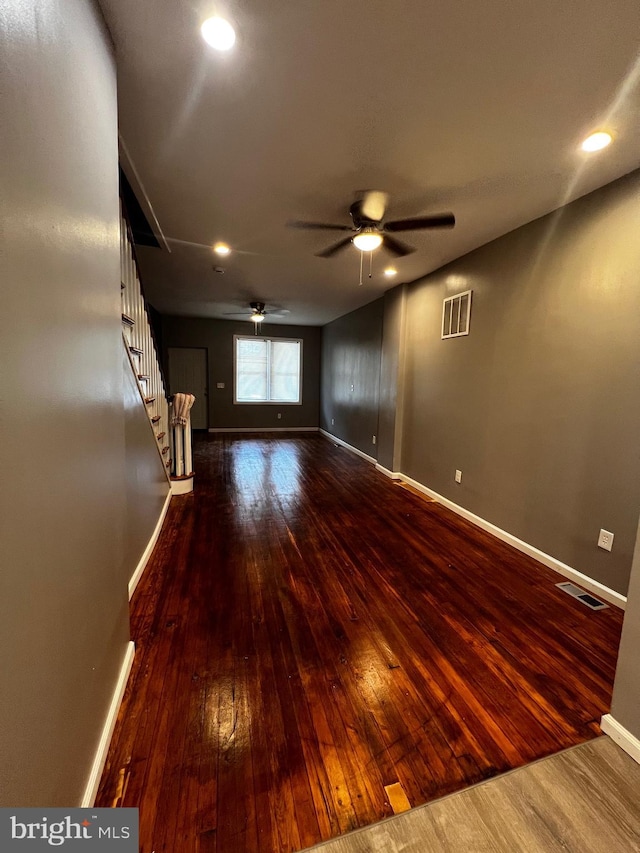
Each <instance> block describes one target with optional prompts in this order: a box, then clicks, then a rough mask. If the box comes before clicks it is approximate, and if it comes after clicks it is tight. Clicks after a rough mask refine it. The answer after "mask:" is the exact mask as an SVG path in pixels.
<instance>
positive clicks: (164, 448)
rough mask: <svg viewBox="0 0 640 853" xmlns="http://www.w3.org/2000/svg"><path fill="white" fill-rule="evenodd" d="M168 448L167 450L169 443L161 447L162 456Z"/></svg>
mask: <svg viewBox="0 0 640 853" xmlns="http://www.w3.org/2000/svg"><path fill="white" fill-rule="evenodd" d="M168 450H169V445H168V444H167V445H166V447H163V448H162V455H163V456H164V454H165V453H166V452H167V451H168Z"/></svg>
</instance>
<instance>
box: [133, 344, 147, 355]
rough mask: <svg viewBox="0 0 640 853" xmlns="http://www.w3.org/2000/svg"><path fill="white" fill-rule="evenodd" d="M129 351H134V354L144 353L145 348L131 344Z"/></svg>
mask: <svg viewBox="0 0 640 853" xmlns="http://www.w3.org/2000/svg"><path fill="white" fill-rule="evenodd" d="M129 352H131V353H133V355H142V353H143V352H144V350H141V349H140V347H134V346H133V345H131V346H129Z"/></svg>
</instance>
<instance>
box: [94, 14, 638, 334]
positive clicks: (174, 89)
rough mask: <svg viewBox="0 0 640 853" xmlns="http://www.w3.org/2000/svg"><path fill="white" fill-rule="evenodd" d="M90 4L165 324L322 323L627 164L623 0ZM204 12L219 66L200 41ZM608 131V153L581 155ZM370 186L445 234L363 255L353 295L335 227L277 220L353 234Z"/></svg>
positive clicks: (629, 23) (142, 255)
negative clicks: (106, 38)
mask: <svg viewBox="0 0 640 853" xmlns="http://www.w3.org/2000/svg"><path fill="white" fill-rule="evenodd" d="M100 2H101V5H102V7H103V10H104V13H105V17H106V19H107V23H108V26H109V28H110V30H111V33H112V36H113V39H114V42H115V45H116V55H117V64H118V85H119V110H120V134H121V139H122V143H123V154H124V155H126V156H125V159H124V167H125V171H126V172H127V174H128V176H129V178H130V179H131V180H132V183H134V182H135V185H136V189H137V194H138V197H139V199H140V201H141V203H142V204H143V207H146V208H147V212H148V214H149V215H151V213H150V211H149V207H150V208H151V209H152V213H153V215H154V216H155V217H156V220H157V226H158V233H159V235H160V236H161V237H162V236H164V238H165V239H166V245H167V246H168V248H170V250H171V251H170V252H169V251H166V250H165V249H154V248H148V247H141V248H140V249H139V259H140V264H141V269H142V277H143V282H144V285H145V290H146V292H147V295H148V298H149V300H150V301H151V303H152V304H153V305H154V306H155V307H156V308H157V309H158V310H159V311H161V312H162V313H165V314H181V315H186V316H201V317H225V316H227V314H228V312H234V311H240V310H243V309H244V308H245V307H246V306H248V303H249V301H250V300H252V299H260V300H262V301H265V302H267V307H268V308H269V306H270V305H272V306H277V307H281V308H284V309H288V311H289V312H290V313H289V314H288V315H287V316H286V318H285V319H284V320H282V321H279V322H285V323H295V324H314V325H318V324H323V323H326V322H328V321H330V320H332V319H334V318H335V317H338V316H341V315H343V314H345V313H347V312H348V311H351V310H353V309H355V308H357V307H359V306H360V305H363V304H365V303H367V302H370V301H372V300H373V299H375V298H377V297H378V296H380V295H381V294H382V293H383V292H384V291H385V290H386V289H388V288H389V287H390V286H392V285H395V284H398V283H400V282H409V281H414V280H415V279H417V278H420V277H421V276H423V275H425V274H426V273H428V272H431V271H432V270H434V269H437V268H438V267H440V266H442V265H443V264H444V263H446V262H447V261H450V260H452V259H454V258H456V257H459V256H460V255H463V254H465V253H466V252H468V251H470V250H471V249H474V248H476V247H477V246H479V245H482V244H483V243H486V242H488V241H490V240H492V239H494V238H496V237H498V236H500V235H502V234H504V233H506V232H508V231H511V230H512V229H514V228H517V227H518V226H520V225H523V224H524V223H526V222H529V221H531V220H532V219H536V218H537V217H539V216H541V215H543V214H545V213H547V212H549V211H551V210H554V209H555V208H557V207H559V206H561V205H562V204H564V203H565V202H567V201H569V200H572V199H574V198H577V197H579V196H581V195H584V194H585V193H587V192H590V191H592V190H594V189H596V188H597V187H600V186H602V185H604V184H606V183H608V182H610V181H612V180H614V179H615V178H618V177H620V176H621V175H624V174H626V173H628V172H630V171H632V170H633V169H636V168H638V167H639V166H640V145H639V144H638V140H639V138H640V60H639V58H638V56H639V55H638V46H639V44H640V4H638V2H637V0H611V2H609V3H607V4H604V3H603V2H602V0H597V2H596V0H568V2H558V0H527V2H524V0H510V2H508V3H505V2H504V0H482V2H480V0H477V2H473V0H467V2H461V0H431V2H425V0H386V2H383V0H349V2H344V0H190V2H184V0H153V2H152V0H146V2H143V0H139V2H131V0H100ZM212 14H218V15H222V16H224V17H226V18H227V19H229V20H230V21H231V22H232V23H233V24H234V26H235V28H236V32H237V41H236V44H235V46H234V48H233V50H232V51H230V52H229V53H225V54H222V53H218V52H216V51H214V50H212V49H211V48H210V47H208V46H207V45H206V44H205V43H204V41H203V40H202V38H201V37H200V33H199V25H200V23H201V22H202V21H203V20H204V19H205V18H207V17H209V16H210V15H212ZM603 126H604V127H606V128H607V129H610V130H611V131H612V132H613V134H614V143H613V144H612V145H611V146H610V147H609V148H608V149H606V150H604V151H602V152H598V153H595V154H590V155H587V154H584V153H583V152H582V151H580V150H579V143H580V142H581V140H582V139H583V138H584V137H585V136H586V135H587V134H588V133H590V132H591V131H593V130H596V129H599V128H600V127H603ZM363 189H379V190H384V191H386V192H388V193H389V194H390V196H391V201H390V205H389V209H388V216H389V217H390V218H394V219H397V218H403V217H408V216H415V215H418V214H430V213H438V212H441V211H449V210H451V211H453V212H454V213H455V215H456V220H457V224H456V227H455V229H453V230H441V231H431V232H416V233H413V232H411V233H406V234H403V235H400V236H402V238H403V239H406V242H408V243H410V244H412V245H413V246H415V247H416V249H417V251H416V252H415V253H413V254H411V255H408V256H407V257H406V258H399V259H397V260H395V259H393V258H391V256H389V255H387V254H386V253H385V252H384V251H383V250H378V251H377V252H375V253H374V255H373V275H372V277H371V278H369V277H368V276H367V274H365V278H364V284H363V285H362V286H359V283H358V279H359V257H360V253H359V252H358V250H357V249H356V248H355V247H353V246H349V247H348V248H347V249H346V250H345V251H344V252H343V253H341V254H339V255H338V256H336V257H334V258H331V259H322V258H317V257H315V256H314V253H315V252H318V251H320V250H321V249H323V248H325V247H326V246H329V245H330V244H331V243H332V242H334V241H336V240H337V239H339V238H340V236H341V235H340V234H338V233H332V232H320V231H315V232H314V231H309V232H307V231H297V230H292V229H289V228H287V227H286V226H285V223H286V222H287V221H288V220H291V219H314V220H321V221H325V222H327V221H328V222H338V223H345V224H349V216H348V207H349V204H350V203H351V201H352V200H353V197H354V193H355V192H356V191H358V190H363ZM218 240H223V241H225V242H227V243H228V244H229V245H231V246H232V248H233V252H232V254H231V255H230V256H229V257H228V258H226V259H220V258H217V257H216V256H215V255H214V254H213V253H212V251H211V248H210V247H211V245H212V244H213V243H214V242H216V241H218ZM161 242H162V240H161ZM390 262H393V265H394V266H395V267H396V268H397V270H398V275H397V276H396V278H395V279H394V280H393V281H390V280H389V279H387V278H385V277H384V275H383V269H384V267H385V266H387V265H389V263H390ZM216 266H218V267H222V268H223V269H224V273H222V274H220V273H216V272H215V271H214V267H216Z"/></svg>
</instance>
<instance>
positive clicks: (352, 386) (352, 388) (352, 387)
mask: <svg viewBox="0 0 640 853" xmlns="http://www.w3.org/2000/svg"><path fill="white" fill-rule="evenodd" d="M351 390H352V391H353V390H354V385H353V383H351Z"/></svg>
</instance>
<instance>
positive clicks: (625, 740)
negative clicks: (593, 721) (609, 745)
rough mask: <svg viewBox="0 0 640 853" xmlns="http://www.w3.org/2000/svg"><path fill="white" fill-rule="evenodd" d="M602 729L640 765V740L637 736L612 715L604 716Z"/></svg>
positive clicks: (601, 724)
mask: <svg viewBox="0 0 640 853" xmlns="http://www.w3.org/2000/svg"><path fill="white" fill-rule="evenodd" d="M600 728H601V729H602V731H603V732H604V733H605V734H606V735H609V737H610V738H611V740H612V741H615V743H617V744H618V746H619V747H620V748H621V749H624V751H625V752H626V753H627V755H630V756H631V758H633V760H634V761H637V762H638V764H640V740H638V738H637V737H636V736H635V735H632V734H631V732H630V731H628V730H627V729H625V727H624V726H621V725H620V723H619V722H618V721H617V720H616V719H615V718H614V717H612V716H611V714H605V715H604V717H603V718H602V720H601V721H600Z"/></svg>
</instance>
